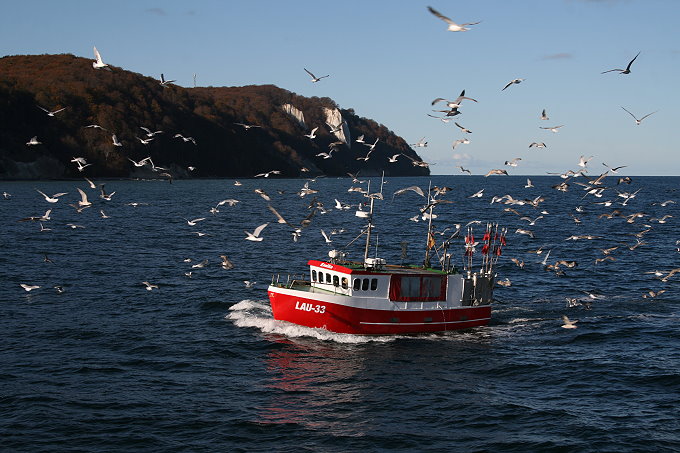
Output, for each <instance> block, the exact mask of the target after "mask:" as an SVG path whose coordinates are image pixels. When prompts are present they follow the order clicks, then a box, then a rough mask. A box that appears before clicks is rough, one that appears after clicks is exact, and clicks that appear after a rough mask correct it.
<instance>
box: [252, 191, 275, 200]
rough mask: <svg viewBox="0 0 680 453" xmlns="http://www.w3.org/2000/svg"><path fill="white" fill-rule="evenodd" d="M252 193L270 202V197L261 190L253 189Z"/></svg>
mask: <svg viewBox="0 0 680 453" xmlns="http://www.w3.org/2000/svg"><path fill="white" fill-rule="evenodd" d="M254 192H255V193H256V194H258V195H259V196H261V197H262V198H264V200H265V201H271V200H272V199H271V197H270V196H269V195H268V194H267V192H265V191H264V190H262V189H255V190H254Z"/></svg>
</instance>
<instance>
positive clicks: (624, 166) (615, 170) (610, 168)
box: [602, 162, 627, 173]
mask: <svg viewBox="0 0 680 453" xmlns="http://www.w3.org/2000/svg"><path fill="white" fill-rule="evenodd" d="M602 165H604V166H605V167H607V168H608V169H609V171H611V172H612V173H618V171H617V170H620V169H622V168H626V167H627V165H620V166H618V167H610V166H609V165H607V164H605V163H604V162H602Z"/></svg>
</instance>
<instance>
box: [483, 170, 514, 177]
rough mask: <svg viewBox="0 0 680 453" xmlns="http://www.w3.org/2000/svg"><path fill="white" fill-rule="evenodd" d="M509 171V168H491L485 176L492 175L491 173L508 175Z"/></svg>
mask: <svg viewBox="0 0 680 453" xmlns="http://www.w3.org/2000/svg"><path fill="white" fill-rule="evenodd" d="M507 174H508V171H507V170H489V172H488V173H487V174H485V175H484V176H491V175H507Z"/></svg>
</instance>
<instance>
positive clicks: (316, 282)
mask: <svg viewBox="0 0 680 453" xmlns="http://www.w3.org/2000/svg"><path fill="white" fill-rule="evenodd" d="M369 188H370V184H369ZM365 196H367V197H369V198H370V210H369V211H361V210H360V211H357V216H359V217H365V218H367V220H368V225H367V226H366V228H365V229H364V230H363V231H362V232H361V234H360V236H361V235H365V236H366V245H365V247H364V257H363V261H361V262H356V261H351V260H349V259H347V255H346V253H345V252H343V251H339V250H332V251H330V252H329V253H328V259H326V260H314V259H312V260H310V261H309V262H308V263H307V264H308V266H309V273H308V274H307V275H304V276H302V277H298V278H295V277H291V276H288V277H287V278H286V279H285V281H283V279H282V278H281V276H280V275H277V276H273V277H272V282H271V284H270V286H269V288H268V294H269V301H270V304H271V308H272V312H273V316H274V319H276V320H280V321H287V322H291V323H294V324H298V325H302V326H307V327H311V328H319V329H326V330H329V331H331V332H337V333H347V334H358V335H394V334H418V333H431V332H445V331H450V330H458V329H468V328H472V327H478V326H484V325H487V324H488V323H489V320H490V319H491V303H492V300H493V287H494V281H495V277H496V275H495V273H494V265H495V263H496V262H497V260H498V257H499V256H500V255H501V250H502V247H503V246H504V245H505V233H506V230H499V228H498V225H497V224H495V225H494V224H487V225H486V231H485V234H484V236H483V239H482V240H481V241H475V240H474V236H473V233H472V229H471V227H468V229H467V233H466V235H465V244H464V247H463V251H462V252H463V253H462V255H463V257H464V259H463V263H464V264H463V266H462V268H461V269H460V270H459V269H458V268H457V267H456V266H455V265H453V264H452V258H453V255H452V254H451V253H449V248H450V245H451V242H452V240H453V239H454V238H455V237H460V235H458V236H457V235H456V234H454V235H452V236H453V237H451V238H449V239H447V240H445V241H443V242H442V244H441V245H440V246H437V245H436V243H435V234H434V231H433V223H432V218H433V215H432V212H433V211H432V210H433V208H434V207H435V206H436V205H437V204H439V202H440V201H442V200H440V199H439V200H438V199H437V198H435V197H432V196H430V193H428V203H427V205H426V207H425V208H423V210H421V213H423V214H424V217H425V218H428V219H429V221H428V231H427V241H426V247H425V259H424V262H423V264H422V265H421V266H407V265H393V264H388V263H387V262H386V261H385V260H384V259H382V258H378V257H377V256H375V257H369V248H370V244H371V231H372V229H373V228H374V225H373V205H374V202H375V200H376V199H382V187H381V191H380V193H379V194H373V195H370V190H368V191H367V195H365ZM459 232H460V230H458V231H457V233H459ZM477 247H481V250H480V251H481V263H475V262H473V256H474V255H475V252H476V248H477ZM433 254H436V255H437V256H439V257H440V258H439V260H438V261H439V267H438V268H433V267H432V265H431V258H432V256H433ZM475 265H478V267H475V268H474V269H473V266H475Z"/></svg>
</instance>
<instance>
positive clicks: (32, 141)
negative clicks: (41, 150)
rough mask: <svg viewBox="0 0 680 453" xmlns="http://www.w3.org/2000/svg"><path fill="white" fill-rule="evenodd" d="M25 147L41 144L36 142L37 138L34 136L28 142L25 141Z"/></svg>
mask: <svg viewBox="0 0 680 453" xmlns="http://www.w3.org/2000/svg"><path fill="white" fill-rule="evenodd" d="M26 145H28V146H33V145H42V142H39V141H38V136H37V135H36V136H35V137H33V138H31V139H30V140H29V141H27V142H26Z"/></svg>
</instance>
